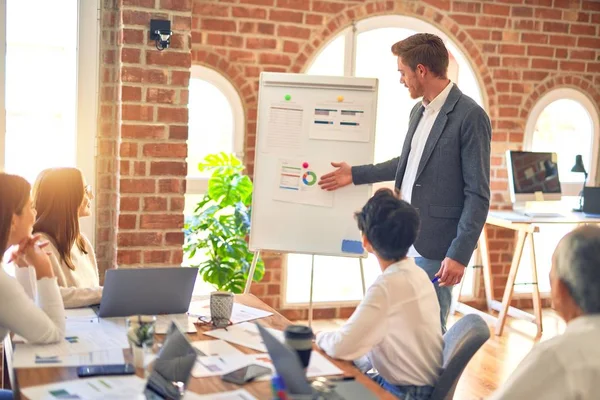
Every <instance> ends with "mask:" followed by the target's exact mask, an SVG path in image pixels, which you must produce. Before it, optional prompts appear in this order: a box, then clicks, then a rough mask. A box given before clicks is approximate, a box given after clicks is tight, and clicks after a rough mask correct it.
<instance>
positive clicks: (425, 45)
mask: <svg viewBox="0 0 600 400" xmlns="http://www.w3.org/2000/svg"><path fill="white" fill-rule="evenodd" d="M392 53H393V54H394V55H395V56H398V57H401V58H402V63H403V64H406V65H408V66H409V67H410V68H411V69H412V70H413V71H415V70H416V69H417V65H419V64H422V65H424V66H425V67H427V68H428V69H429V70H430V71H431V72H432V73H433V74H435V75H436V76H437V77H439V78H446V74H447V72H448V63H449V60H448V49H446V46H444V42H443V41H442V39H441V38H440V37H439V36H436V35H433V34H431V33H417V34H416V35H412V36H409V37H407V38H406V39H404V40H401V41H399V42H397V43H394V44H393V45H392Z"/></svg>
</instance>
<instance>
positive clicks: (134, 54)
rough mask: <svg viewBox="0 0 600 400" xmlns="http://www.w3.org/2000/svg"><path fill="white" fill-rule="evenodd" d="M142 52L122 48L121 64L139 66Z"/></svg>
mask: <svg viewBox="0 0 600 400" xmlns="http://www.w3.org/2000/svg"><path fill="white" fill-rule="evenodd" d="M141 53H142V51H141V50H140V49H131V48H126V47H124V48H122V49H121V62H123V63H131V64H138V63H139V62H140V55H141Z"/></svg>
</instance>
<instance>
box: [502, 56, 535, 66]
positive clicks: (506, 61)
mask: <svg viewBox="0 0 600 400" xmlns="http://www.w3.org/2000/svg"><path fill="white" fill-rule="evenodd" d="M502 66H503V67H512V68H528V67H529V58H528V57H502Z"/></svg>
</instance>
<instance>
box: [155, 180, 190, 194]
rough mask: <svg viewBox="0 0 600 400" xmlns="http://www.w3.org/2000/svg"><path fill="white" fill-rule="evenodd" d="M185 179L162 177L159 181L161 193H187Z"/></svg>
mask: <svg viewBox="0 0 600 400" xmlns="http://www.w3.org/2000/svg"><path fill="white" fill-rule="evenodd" d="M185 187H186V185H185V180H184V179H180V178H173V179H160V180H159V181H158V192H159V193H179V194H185Z"/></svg>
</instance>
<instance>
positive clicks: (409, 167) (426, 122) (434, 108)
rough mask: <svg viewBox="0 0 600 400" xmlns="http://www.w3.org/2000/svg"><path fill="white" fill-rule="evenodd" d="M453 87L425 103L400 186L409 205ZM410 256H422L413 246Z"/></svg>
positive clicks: (450, 84)
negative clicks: (438, 121)
mask: <svg viewBox="0 0 600 400" xmlns="http://www.w3.org/2000/svg"><path fill="white" fill-rule="evenodd" d="M453 85H454V84H453V83H452V82H450V83H449V84H448V86H446V87H445V88H444V90H442V91H441V92H440V94H438V95H437V97H436V98H435V99H433V100H431V102H430V103H429V104H425V103H423V107H424V108H425V110H424V111H423V116H422V117H421V120H420V121H419V124H418V125H417V129H416V130H415V134H414V135H413V138H412V141H411V143H410V153H409V154H408V162H407V164H406V170H405V172H404V177H403V178H402V185H401V186H400V193H401V195H402V200H404V201H406V202H407V203H410V200H411V199H412V191H413V186H414V184H415V179H416V178H417V170H418V169H419V163H420V162H421V156H422V155H423V149H425V143H427V139H428V138H429V133H430V132H431V128H432V127H433V123H434V122H435V119H436V118H437V116H438V114H439V113H440V110H441V108H442V106H443V105H444V103H445V102H446V99H447V98H448V94H450V90H451V89H452V86H453ZM408 256H409V257H421V255H420V254H419V253H418V252H417V250H416V249H415V246H411V248H410V249H409V250H408Z"/></svg>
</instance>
